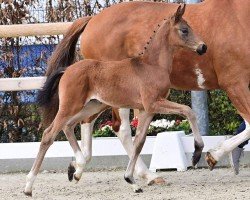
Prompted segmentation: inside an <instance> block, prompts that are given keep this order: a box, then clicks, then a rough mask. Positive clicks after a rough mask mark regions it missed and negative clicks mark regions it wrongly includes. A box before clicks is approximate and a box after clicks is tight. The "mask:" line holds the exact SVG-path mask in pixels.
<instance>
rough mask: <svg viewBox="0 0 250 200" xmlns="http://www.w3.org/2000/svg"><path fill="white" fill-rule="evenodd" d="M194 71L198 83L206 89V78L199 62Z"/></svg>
mask: <svg viewBox="0 0 250 200" xmlns="http://www.w3.org/2000/svg"><path fill="white" fill-rule="evenodd" d="M194 73H195V74H196V76H197V84H198V86H199V88H201V89H205V88H206V87H205V85H204V83H205V78H204V76H203V73H202V71H201V69H200V68H199V65H198V64H197V65H195V69H194Z"/></svg>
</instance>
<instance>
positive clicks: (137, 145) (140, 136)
mask: <svg viewBox="0 0 250 200" xmlns="http://www.w3.org/2000/svg"><path fill="white" fill-rule="evenodd" d="M153 116H154V114H152V113H151V114H150V113H147V112H145V111H140V113H139V116H138V122H139V124H138V127H137V130H136V135H135V139H134V146H133V150H132V154H131V156H130V161H129V163H128V167H127V170H126V173H125V175H124V179H125V180H126V181H127V182H128V183H129V184H130V185H131V186H132V188H133V190H134V192H142V189H141V188H140V187H138V186H137V185H136V183H135V180H134V177H133V174H134V170H135V164H136V161H137V158H138V156H139V154H140V152H141V150H142V147H143V145H144V143H145V140H146V136H147V130H148V126H149V124H150V122H151V120H152V118H153Z"/></svg>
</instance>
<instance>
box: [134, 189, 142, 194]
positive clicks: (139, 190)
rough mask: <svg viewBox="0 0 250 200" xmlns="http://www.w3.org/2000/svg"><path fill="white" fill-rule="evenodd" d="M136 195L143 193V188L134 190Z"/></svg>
mask: <svg viewBox="0 0 250 200" xmlns="http://www.w3.org/2000/svg"><path fill="white" fill-rule="evenodd" d="M134 192H135V193H143V190H142V189H141V188H138V189H135V190H134Z"/></svg>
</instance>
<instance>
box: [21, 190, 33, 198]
mask: <svg viewBox="0 0 250 200" xmlns="http://www.w3.org/2000/svg"><path fill="white" fill-rule="evenodd" d="M23 193H24V194H25V195H26V196H28V197H32V192H25V191H23Z"/></svg>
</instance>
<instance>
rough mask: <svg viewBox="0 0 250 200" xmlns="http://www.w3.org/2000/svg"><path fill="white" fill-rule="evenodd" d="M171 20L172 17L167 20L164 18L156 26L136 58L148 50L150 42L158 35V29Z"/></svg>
mask: <svg viewBox="0 0 250 200" xmlns="http://www.w3.org/2000/svg"><path fill="white" fill-rule="evenodd" d="M171 18H172V17H169V18H167V19H166V18H164V19H163V20H162V21H161V22H160V23H159V24H158V25H157V29H156V30H154V31H153V35H151V36H150V37H149V40H148V42H147V43H146V45H145V46H144V48H143V50H142V51H141V52H140V53H139V54H138V56H142V55H143V54H144V53H145V51H146V50H147V48H148V46H149V44H150V42H151V41H152V39H153V38H154V37H155V36H156V34H157V33H158V31H159V29H160V28H161V27H162V26H163V25H164V24H166V23H169V22H170V20H171Z"/></svg>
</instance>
